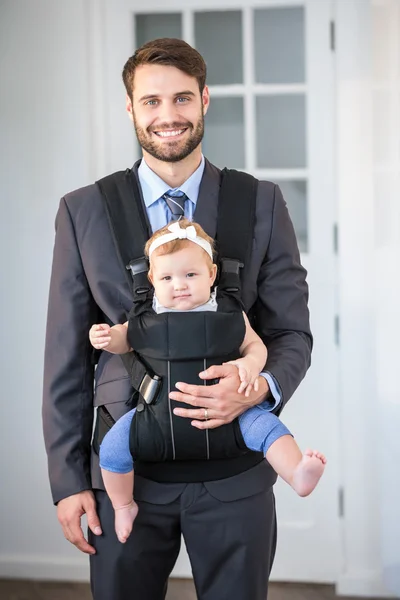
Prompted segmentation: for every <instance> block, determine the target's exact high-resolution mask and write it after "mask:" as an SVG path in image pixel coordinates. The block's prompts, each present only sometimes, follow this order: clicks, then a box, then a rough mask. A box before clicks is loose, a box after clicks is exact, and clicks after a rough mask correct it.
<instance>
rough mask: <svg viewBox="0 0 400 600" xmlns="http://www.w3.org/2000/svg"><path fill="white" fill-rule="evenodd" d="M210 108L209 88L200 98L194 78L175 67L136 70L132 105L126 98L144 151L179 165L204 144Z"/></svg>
mask: <svg viewBox="0 0 400 600" xmlns="http://www.w3.org/2000/svg"><path fill="white" fill-rule="evenodd" d="M208 105H209V95H208V89H207V87H205V88H204V91H203V94H202V95H200V90H199V86H198V83H197V80H196V79H195V78H194V77H190V76H189V75H187V74H186V73H184V72H183V71H180V70H179V69H176V68H175V67H166V66H162V65H143V66H140V67H138V68H137V70H136V73H135V78H134V85H133V103H132V102H131V101H130V99H129V97H127V105H126V108H127V111H128V113H129V116H130V118H131V119H132V121H133V124H134V127H135V131H136V135H137V138H138V141H139V144H140V145H141V147H142V148H143V150H144V151H145V152H148V153H149V154H150V155H151V156H153V157H154V158H156V159H158V160H162V161H165V162H178V161H180V160H183V159H184V158H186V157H187V156H189V154H191V153H192V152H193V150H195V149H196V148H197V147H198V146H199V144H200V143H201V140H202V139H203V135H204V115H205V113H206V112H207V109H208Z"/></svg>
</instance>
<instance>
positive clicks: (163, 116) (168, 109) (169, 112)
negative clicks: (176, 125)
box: [158, 102, 179, 124]
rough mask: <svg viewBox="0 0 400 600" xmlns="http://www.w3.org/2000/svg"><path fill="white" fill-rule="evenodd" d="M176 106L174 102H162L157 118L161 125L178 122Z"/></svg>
mask: <svg viewBox="0 0 400 600" xmlns="http://www.w3.org/2000/svg"><path fill="white" fill-rule="evenodd" d="M177 108H178V107H177V105H176V104H175V103H174V102H163V103H162V105H161V107H160V109H159V112H158V117H159V120H160V122H161V123H165V124H171V123H173V122H174V121H178V120H179V119H178V110H177Z"/></svg>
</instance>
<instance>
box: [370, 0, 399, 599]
mask: <svg viewBox="0 0 400 600" xmlns="http://www.w3.org/2000/svg"><path fill="white" fill-rule="evenodd" d="M372 16H373V28H372V36H373V38H372V39H373V43H372V49H373V72H372V76H373V96H372V101H373V125H374V142H375V143H374V154H373V159H374V165H373V166H374V171H373V177H374V215H375V223H376V226H375V239H374V246H375V267H376V269H375V270H376V289H377V294H376V301H377V302H376V325H377V337H376V349H377V382H378V396H377V400H378V406H379V412H380V423H379V425H380V427H379V442H378V447H379V453H378V456H379V459H380V465H381V469H380V471H381V473H380V474H381V477H380V484H381V504H380V522H381V549H382V565H383V579H384V581H385V583H386V584H387V586H388V588H389V589H390V590H392V591H393V592H395V593H396V594H397V595H398V596H399V597H400V477H399V464H400V436H399V424H400V384H399V376H398V373H399V359H400V351H399V339H400V319H399V298H400V2H399V1H398V0H374V1H373V12H372Z"/></svg>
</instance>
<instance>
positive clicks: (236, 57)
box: [194, 10, 243, 85]
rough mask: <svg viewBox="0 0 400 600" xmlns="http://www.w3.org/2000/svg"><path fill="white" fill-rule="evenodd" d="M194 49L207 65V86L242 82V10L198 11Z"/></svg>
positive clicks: (196, 14) (195, 17)
mask: <svg viewBox="0 0 400 600" xmlns="http://www.w3.org/2000/svg"><path fill="white" fill-rule="evenodd" d="M194 19H195V20H194V26H195V29H194V30H195V40H196V49H197V50H198V51H199V52H200V54H202V56H203V58H204V60H205V61H206V64H207V83H208V85H223V84H234V83H243V58H242V56H243V51H242V49H243V37H242V13H241V11H236V10H230V11H224V12H219V11H213V12H197V13H195V15H194Z"/></svg>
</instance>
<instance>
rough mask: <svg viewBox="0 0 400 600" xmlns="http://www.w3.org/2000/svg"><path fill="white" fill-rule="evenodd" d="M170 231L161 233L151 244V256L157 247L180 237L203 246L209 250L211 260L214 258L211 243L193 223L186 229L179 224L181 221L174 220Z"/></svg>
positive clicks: (169, 228) (169, 227)
mask: <svg viewBox="0 0 400 600" xmlns="http://www.w3.org/2000/svg"><path fill="white" fill-rule="evenodd" d="M168 231H170V232H171V233H164V235H160V237H158V238H156V239H155V240H154V242H152V243H151V244H150V248H149V258H151V255H152V254H153V252H154V250H155V249H156V248H159V247H160V246H162V245H163V244H166V243H167V242H171V241H172V240H178V239H179V240H190V241H191V242H194V243H195V244H197V245H198V246H201V247H202V248H203V250H205V251H206V252H207V254H208V256H209V257H210V258H211V260H213V252H212V248H211V245H210V244H209V242H207V240H204V239H203V238H201V237H199V236H198V235H197V233H196V229H195V227H193V225H189V227H186V229H184V228H183V227H181V226H180V225H179V221H174V223H171V225H169V226H168Z"/></svg>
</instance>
